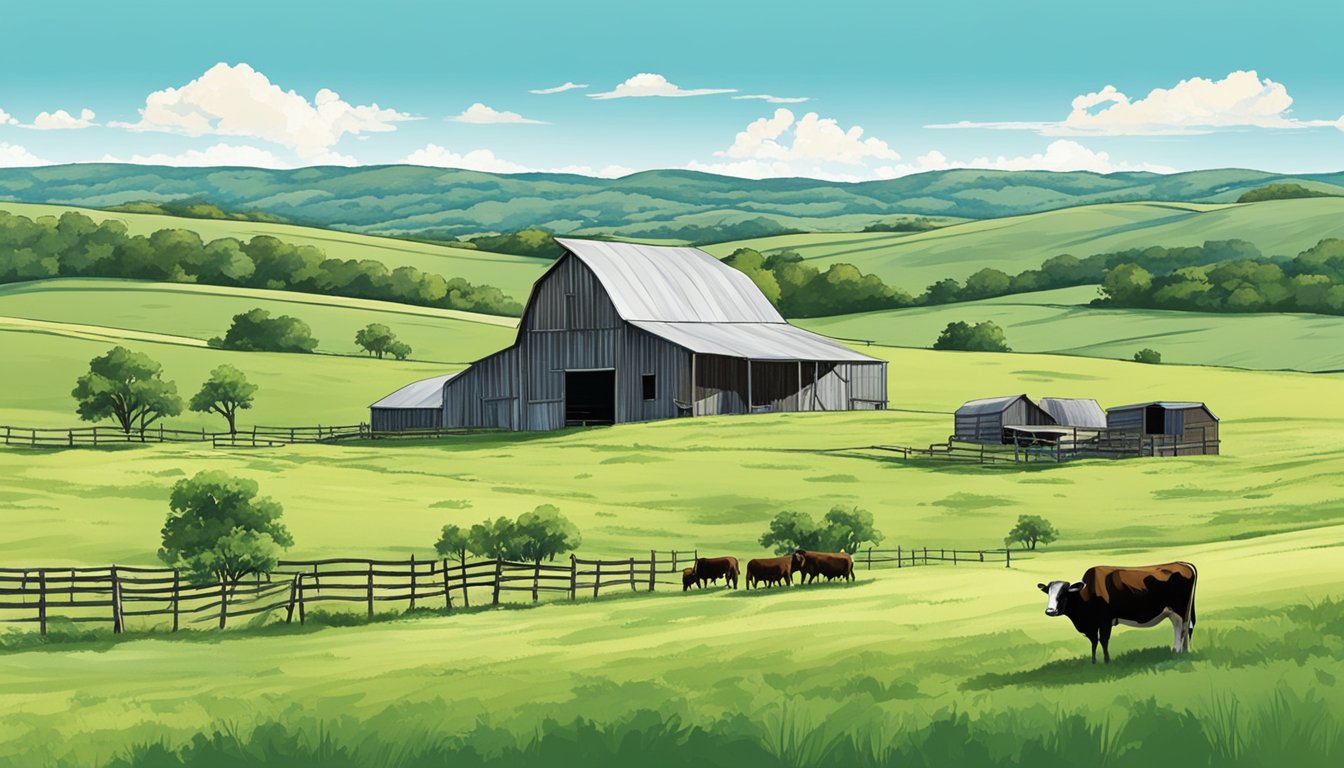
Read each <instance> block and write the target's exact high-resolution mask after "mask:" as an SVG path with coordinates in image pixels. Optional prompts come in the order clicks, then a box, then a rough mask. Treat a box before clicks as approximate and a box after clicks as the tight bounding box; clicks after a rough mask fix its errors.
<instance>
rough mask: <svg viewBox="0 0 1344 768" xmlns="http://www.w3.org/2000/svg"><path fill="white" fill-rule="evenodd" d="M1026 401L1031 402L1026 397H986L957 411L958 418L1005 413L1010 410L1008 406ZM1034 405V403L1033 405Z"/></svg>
mask: <svg viewBox="0 0 1344 768" xmlns="http://www.w3.org/2000/svg"><path fill="white" fill-rule="evenodd" d="M1021 399H1025V400H1026V401H1027V402H1029V403H1030V402H1031V398H1029V397H1027V396H1026V395H1008V396H1007V397H986V398H982V399H980V400H969V401H967V402H966V403H965V404H964V405H962V406H961V407H960V408H958V409H957V414H956V415H958V416H981V415H984V414H987V413H1003V412H1004V411H1006V410H1008V406H1010V405H1012V404H1013V403H1015V402H1017V401H1018V400H1021ZM1032 404H1033V405H1034V403H1032Z"/></svg>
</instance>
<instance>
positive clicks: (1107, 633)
mask: <svg viewBox="0 0 1344 768" xmlns="http://www.w3.org/2000/svg"><path fill="white" fill-rule="evenodd" d="M1114 626H1115V625H1114V624H1111V623H1110V622H1107V623H1105V624H1102V625H1101V629H1100V630H1099V631H1098V633H1097V634H1098V635H1100V636H1101V654H1102V656H1103V657H1105V659H1106V663H1107V664H1110V663H1111V628H1112V627H1114Z"/></svg>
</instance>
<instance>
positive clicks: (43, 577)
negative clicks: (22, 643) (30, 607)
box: [37, 568, 47, 635]
mask: <svg viewBox="0 0 1344 768" xmlns="http://www.w3.org/2000/svg"><path fill="white" fill-rule="evenodd" d="M37 624H38V627H39V628H40V629H41V632H42V634H44V635H45V634H47V571H46V569H44V568H38V569H37Z"/></svg>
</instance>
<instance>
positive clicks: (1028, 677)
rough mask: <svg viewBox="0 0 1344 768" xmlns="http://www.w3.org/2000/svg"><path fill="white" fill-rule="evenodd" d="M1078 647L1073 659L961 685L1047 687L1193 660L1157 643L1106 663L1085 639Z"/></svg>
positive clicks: (972, 687) (1122, 675)
mask: <svg viewBox="0 0 1344 768" xmlns="http://www.w3.org/2000/svg"><path fill="white" fill-rule="evenodd" d="M1082 650H1083V651H1084V653H1082V654H1079V656H1078V657H1077V658H1074V659H1061V660H1059V661H1051V662H1048V663H1046V664H1042V665H1041V666H1039V667H1036V668H1035V669H1026V670H1020V671H1017V672H1003V673H995V672H990V673H988V674H984V675H979V676H976V677H973V678H971V679H969V680H967V681H966V682H965V683H962V685H961V687H962V689H963V690H969V691H987V690H993V689H995V688H1003V687H1007V686H1023V687H1028V688H1050V687H1054V686H1057V685H1080V684H1084V683H1095V682H1098V681H1101V680H1119V679H1122V678H1126V677H1132V676H1134V675H1145V674H1152V673H1154V672H1158V671H1163V670H1168V669H1173V668H1178V667H1189V666H1190V665H1191V664H1192V663H1193V658H1192V655H1191V654H1183V655H1180V656H1178V655H1177V654H1176V653H1175V652H1174V651H1172V650H1171V648H1161V647H1159V648H1140V649H1138V650H1134V651H1125V652H1124V653H1119V654H1116V655H1114V656H1112V657H1111V663H1110V664H1106V663H1105V662H1103V661H1102V660H1101V656H1100V651H1098V657H1097V663H1096V664H1093V663H1092V654H1091V651H1090V649H1089V646H1088V644H1087V643H1086V641H1084V642H1083V643H1082Z"/></svg>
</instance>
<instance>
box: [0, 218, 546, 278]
mask: <svg viewBox="0 0 1344 768" xmlns="http://www.w3.org/2000/svg"><path fill="white" fill-rule="evenodd" d="M0 210H4V211H9V212H10V213H15V214H19V215H21V216H27V217H29V218H36V217H38V216H59V215H61V214H62V213H64V212H65V211H69V210H78V211H79V212H80V213H83V214H85V215H86V216H89V217H90V218H92V219H93V220H94V221H104V220H106V219H116V220H117V221H121V222H124V223H125V224H126V227H127V229H128V230H129V231H130V233H131V234H133V235H148V234H150V233H151V232H155V231H158V230H160V229H187V230H191V231H193V232H196V233H197V234H199V235H200V236H201V239H202V240H205V241H207V242H209V241H210V240H214V239H216V238H220V237H234V238H238V239H239V240H248V239H250V238H252V237H255V236H257V235H271V236H272V237H276V238H279V239H281V240H284V241H286V242H289V243H294V244H296V245H312V246H316V247H318V248H321V249H322V251H323V252H324V253H325V254H326V255H327V257H329V258H333V259H356V260H360V259H372V260H374V261H381V262H382V263H384V264H386V265H387V267H388V268H389V269H393V268H396V267H400V266H412V267H415V268H417V269H420V270H422V271H424V272H432V273H437V274H441V275H443V276H444V277H450V278H451V277H460V278H463V279H465V280H466V281H468V282H471V283H477V284H482V283H483V284H486V285H493V286H495V287H497V288H499V289H500V290H502V291H504V293H506V294H508V295H510V296H512V297H513V298H515V299H517V300H518V301H519V302H523V301H526V300H527V294H528V292H529V291H530V290H531V288H532V283H533V281H535V280H536V279H537V278H538V277H540V276H541V273H542V271H544V270H545V269H546V267H547V266H548V264H547V262H546V261H544V260H541V259H533V258H528V257H526V256H513V255H511V254H506V253H492V252H490V251H478V250H473V249H469V248H452V247H448V246H444V245H432V244H428V243H417V242H411V241H409V240H398V239H394V238H389V237H375V236H371V235H360V234H353V233H349V232H338V231H336V230H332V229H318V228H314V227H303V226H298V225H293V224H268V223H264V222H255V221H223V220H215V219H188V218H182V217H177V216H159V215H155V214H147V213H120V212H112V211H100V210H95V209H84V208H76V207H74V206H69V205H38V204H32V203H10V202H3V201H0Z"/></svg>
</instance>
